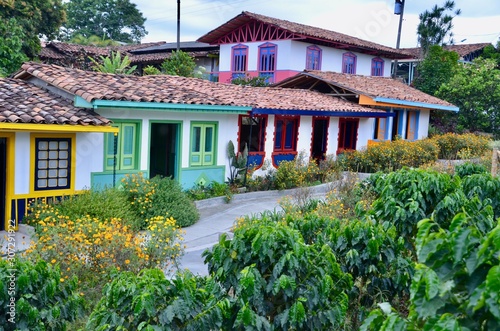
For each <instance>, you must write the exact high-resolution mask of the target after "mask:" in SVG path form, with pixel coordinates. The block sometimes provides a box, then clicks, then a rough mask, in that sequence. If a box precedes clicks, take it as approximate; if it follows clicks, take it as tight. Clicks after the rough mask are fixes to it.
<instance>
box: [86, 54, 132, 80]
mask: <svg viewBox="0 0 500 331" xmlns="http://www.w3.org/2000/svg"><path fill="white" fill-rule="evenodd" d="M89 59H90V61H92V63H94V65H95V68H94V69H95V70H96V71H99V72H104V73H109V74H123V75H131V74H133V73H134V71H135V69H136V68H137V66H132V67H130V63H131V62H130V59H129V58H128V55H125V56H124V57H123V58H122V57H121V55H120V52H112V53H111V56H110V57H109V56H108V57H104V56H100V57H99V59H100V61H96V60H95V59H93V58H92V57H89Z"/></svg>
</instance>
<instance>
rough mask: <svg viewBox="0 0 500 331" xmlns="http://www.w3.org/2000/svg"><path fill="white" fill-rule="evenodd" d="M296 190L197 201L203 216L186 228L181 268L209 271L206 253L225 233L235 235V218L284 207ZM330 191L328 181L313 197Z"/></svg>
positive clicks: (206, 272)
mask: <svg viewBox="0 0 500 331" xmlns="http://www.w3.org/2000/svg"><path fill="white" fill-rule="evenodd" d="M293 191H294V190H284V191H266V192H252V193H243V194H236V195H234V197H233V200H232V201H231V202H230V203H225V202H224V199H223V198H222V197H221V198H213V199H207V200H203V201H198V202H197V207H198V210H199V211H200V220H199V221H198V222H197V223H196V224H194V225H191V226H190V227H187V228H184V230H185V231H186V234H185V235H184V244H185V245H186V250H185V254H184V256H183V258H182V260H181V269H189V270H190V271H191V272H193V273H194V274H199V275H207V274H208V269H207V266H206V265H205V264H204V263H203V258H202V257H201V255H202V253H203V252H204V251H205V250H206V249H207V248H210V247H212V246H213V245H215V244H216V243H217V242H218V240H219V236H220V235H221V234H222V233H227V234H228V236H231V235H232V234H231V227H232V226H233V224H234V222H235V220H236V219H237V218H239V217H242V216H245V215H259V214H260V213H262V212H264V211H267V210H271V211H272V210H281V207H280V206H279V201H280V200H281V199H282V198H283V197H285V196H290V195H292V194H293ZM327 192H328V184H323V185H318V186H315V187H311V188H310V193H311V195H312V196H313V197H319V198H323V197H324V196H325V195H326V193H327Z"/></svg>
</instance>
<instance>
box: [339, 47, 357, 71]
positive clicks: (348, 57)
mask: <svg viewBox="0 0 500 331" xmlns="http://www.w3.org/2000/svg"><path fill="white" fill-rule="evenodd" d="M356 64H357V56H356V54H354V53H352V52H346V53H344V54H342V73H344V74H351V75H355V74H356Z"/></svg>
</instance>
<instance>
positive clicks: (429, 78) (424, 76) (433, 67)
mask: <svg viewBox="0 0 500 331" xmlns="http://www.w3.org/2000/svg"><path fill="white" fill-rule="evenodd" d="M458 60H459V55H458V53H456V52H453V51H447V50H445V49H443V48H442V47H440V46H432V47H430V48H429V51H428V53H427V55H426V57H425V58H424V60H423V61H422V62H420V63H419V64H418V66H417V72H418V76H417V77H416V78H415V80H414V81H413V84H414V86H415V88H417V89H419V90H420V91H422V92H425V93H427V94H430V95H436V93H437V91H438V90H439V88H440V87H441V85H443V84H444V83H447V82H448V81H450V79H451V78H452V77H453V75H454V74H455V71H456V70H458V67H459V64H458Z"/></svg>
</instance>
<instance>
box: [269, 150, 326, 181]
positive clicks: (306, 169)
mask: <svg viewBox="0 0 500 331" xmlns="http://www.w3.org/2000/svg"><path fill="white" fill-rule="evenodd" d="M320 177H322V176H320V175H319V167H318V164H317V163H316V162H315V161H314V160H309V161H308V160H306V159H305V158H304V155H303V154H302V153H299V155H297V156H296V157H295V159H294V160H293V161H282V162H280V164H279V167H278V170H277V171H276V174H275V177H274V185H275V186H276V188H277V189H278V190H285V189H290V188H294V187H301V186H308V185H311V184H313V183H315V182H317V181H318V178H320Z"/></svg>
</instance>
